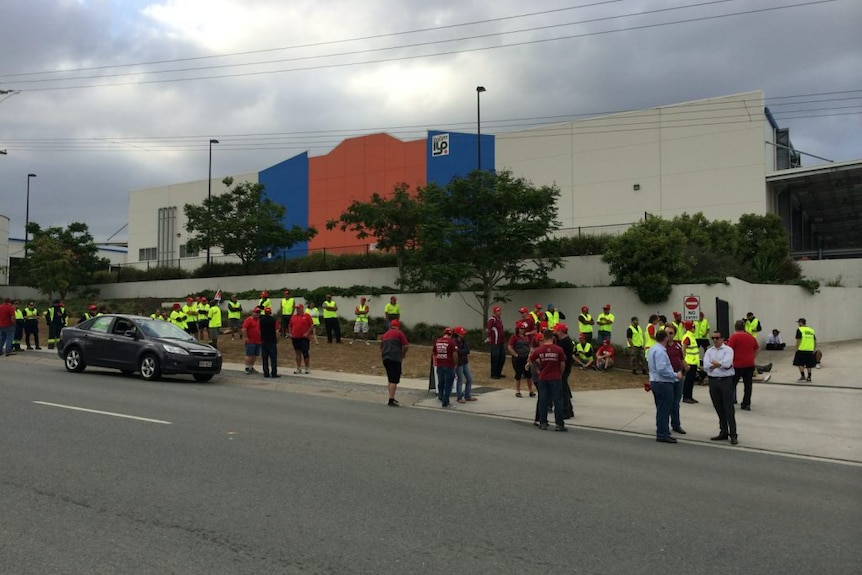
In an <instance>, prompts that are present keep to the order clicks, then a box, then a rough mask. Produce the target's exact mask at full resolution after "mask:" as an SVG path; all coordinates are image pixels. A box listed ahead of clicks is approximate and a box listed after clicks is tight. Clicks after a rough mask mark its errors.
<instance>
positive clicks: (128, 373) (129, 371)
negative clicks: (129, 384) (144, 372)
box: [120, 369, 135, 377]
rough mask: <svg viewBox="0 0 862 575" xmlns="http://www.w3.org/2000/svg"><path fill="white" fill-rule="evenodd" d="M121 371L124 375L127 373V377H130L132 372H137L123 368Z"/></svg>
mask: <svg viewBox="0 0 862 575" xmlns="http://www.w3.org/2000/svg"><path fill="white" fill-rule="evenodd" d="M120 373H122V374H123V375H125V376H126V377H129V376H130V375H132V374H133V373H135V372H134V371H132V370H131V369H121V370H120Z"/></svg>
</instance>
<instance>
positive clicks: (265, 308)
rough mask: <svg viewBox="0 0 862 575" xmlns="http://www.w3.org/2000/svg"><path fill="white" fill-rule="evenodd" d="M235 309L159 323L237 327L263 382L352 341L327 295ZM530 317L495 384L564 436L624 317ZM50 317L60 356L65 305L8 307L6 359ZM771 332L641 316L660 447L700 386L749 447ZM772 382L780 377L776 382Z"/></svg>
mask: <svg viewBox="0 0 862 575" xmlns="http://www.w3.org/2000/svg"><path fill="white" fill-rule="evenodd" d="M225 303H226V311H227V321H226V322H223V320H222V309H221V302H220V301H219V300H217V299H214V300H209V299H207V297H205V296H197V297H195V296H189V297H187V298H186V301H185V304H181V303H175V304H173V305H172V307H171V309H170V310H169V311H168V310H165V309H162V308H158V309H156V310H155V311H154V312H153V313H152V314H150V317H151V318H152V319H157V320H164V321H169V322H171V323H173V324H174V325H176V326H177V327H179V328H180V329H183V330H184V331H186V332H187V333H189V334H191V335H193V336H194V337H196V338H197V339H199V340H201V341H204V342H208V343H211V344H212V345H213V346H214V347H218V337H219V333H220V332H221V330H222V328H223V327H226V328H227V332H228V333H230V336H231V339H234V338H237V337H239V338H240V339H241V340H242V342H243V344H244V349H245V373H246V374H249V375H250V374H254V373H257V370H256V368H255V364H256V361H257V358H258V357H261V359H262V369H263V376H264V377H267V378H277V377H281V374H279V372H278V347H277V344H278V340H279V339H280V338H281V339H286V338H289V339H290V340H291V344H292V347H293V350H294V363H295V370H294V372H293V373H294V374H309V373H310V370H311V367H310V348H311V342H312V340H313V341H314V342H315V343H319V340H318V328H319V326H321V325H323V327H324V330H325V334H326V341H327V343H329V344H332V343H335V344H339V343H341V327H340V321H339V319H338V311H339V309H338V305H337V303H336V302H335V301H334V299H333V297H332V295H331V294H327V295H326V297H325V298H324V301H323V302H322V305H321V308H322V313H321V311H320V309H319V308H318V307H317V305H316V304H315V303H314V302H313V301H307V302H306V303H305V304H303V303H298V302H296V300H295V298H294V297H292V296H291V294H290V290H284V292H283V297H282V299H281V302H280V304H281V305H280V307H279V309H278V313H277V314H276V313H275V310H274V307H273V305H272V300H271V299H270V296H269V294H268V292H266V291H263V292H261V294H260V299H259V301H258V304H257V305H256V306H255V307H254V308H253V309H252V310H251V313H250V314H249V315H248V316H247V317H243V316H244V313H243V308H242V305H241V303H239V302H238V301H237V296H236V295H235V294H234V295H232V296H231V297H230V299H229V300H228V301H227V302H225ZM518 311H519V314H520V316H521V317H520V318H519V319H518V320H517V321H516V322H515V325H514V331H513V333H512V334H511V336H509V337H508V338H507V337H506V330H505V328H504V325H503V321H502V319H501V315H502V308H501V307H500V306H494V307H493V309H492V315H491V317H490V318H489V319H488V322H487V325H486V329H485V335H486V338H485V343H487V344H488V350H489V352H490V372H491V373H490V377H491V379H501V378H503V377H506V376H505V374H504V373H503V371H504V367H505V363H506V358H507V356H509V357H510V358H511V366H512V370H513V374H514V380H515V381H514V383H515V396H516V397H518V398H521V397H524V394H525V393H526V394H527V395H528V396H529V397H531V398H532V397H535V398H537V399H536V415H535V420H534V424H535V425H536V426H537V427H539V428H540V429H548V413H549V412H553V413H554V416H555V429H556V430H558V431H565V430H566V427H565V420H566V419H569V418H571V417H573V416H574V406H573V403H572V391H571V386H570V383H569V378H570V376H571V373H572V370H574V369H581V370H587V369H590V370H597V371H607V370H609V369H612V368H613V367H614V365H615V362H616V348H615V347H614V346H613V344H612V339H613V331H614V324H615V321H616V318H615V316H614V314H613V313H612V312H611V305H610V304H606V305H604V307H603V308H602V312H601V313H600V314H598V315H597V317H596V318H595V319H594V318H593V317H592V315H591V313H590V309H589V307H588V306H583V307H581V309H580V313H579V314H578V316H577V318H576V320H575V321H576V322H577V338H576V339H573V338H572V337H571V336H570V334H569V327H568V325H567V324H566V323H565V320H566V319H567V318H566V314H565V313H563V312H562V311H561V310H558V309H557V308H556V307H555V306H554V305H553V304H551V303H549V304H548V305H547V306H546V307H544V308H543V306H542V305H541V304H535V305H534V306H532V308H529V307H521V308H520V309H519V310H518ZM103 313H107V309H106V308H105V306H102V307H100V308H98V307H97V306H96V305H95V304H91V305H89V306H88V307H87V309H86V310H85V311H84V312H83V314H82V315H81V317H80V319H79V322H81V321H86V320H88V319H90V318H91V317H95V316H97V315H101V314H103ZM370 313H371V310H370V306H369V305H368V302H367V298H366V297H364V296H363V297H360V298H359V301H358V303H357V304H356V306H355V307H354V310H353V315H354V318H353V320H354V321H353V332H354V333H353V338H352V339H351V340H350V344H353V343H354V342H356V341H364V342H365V344H366V345H370V329H369V318H370ZM40 315H41V317H44V319H45V321H46V323H47V325H48V328H49V336H48V347H49V349H50V348H52V347H54V344H55V343H56V341H57V339H58V338H59V333H60V330H61V329H62V328H63V327H64V326H65V325H67V323H68V315H67V313H66V309H65V305H64V304H63V302H62V301H60V300H55V301H54V302H53V304H52V305H51V306H49V307H48V309H47V310H45V311H44V312H43V313H42V314H40V313H39V310H38V309H36V307H35V305H34V303H33V302H30V303H29V304H28V305H27V306H25V307H21V306H20V302H18V301H17V300H9V299H6V300H5V301H4V303H3V304H0V354H5V355H14V354H15V353H16V352H17V351H19V350H20V349H21V342H22V340H23V341H24V342H25V345H26V349H34V348H35V349H41V347H40V345H39V335H38V331H39V330H38V321H39V318H40ZM384 316H385V320H386V330H385V332H384V333H383V334H382V335H381V336H380V338H379V340H380V350H381V356H382V360H383V366H384V369H385V370H386V374H387V383H388V396H389V397H388V405H390V406H394V407H397V406H398V405H399V402H398V400H397V399H396V397H395V395H396V392H397V386H398V384H399V383H400V379H401V373H402V362H403V359H404V357H405V356H406V355H407V351H408V349H409V347H410V344H409V342H408V340H407V337H406V335H405V334H404V332H403V331H402V330H401V322H400V318H401V309H400V306H399V304H398V301H397V297H396V296H392V297H391V298H390V301H389V303H388V304H387V305H386V306H385V308H384ZM321 319H322V321H321ZM797 323H798V328H797V331H796V334H795V339H796V343H797V350H796V353H795V355H794V359H793V365H794V366H797V367H798V369H799V380H798V381H800V382H810V381H811V377H812V373H811V371H812V368H815V367H819V362H820V358H821V357H822V355H821V354H820V353H819V351H818V350H817V349H816V336H815V332H814V330H813V329H812V328H811V327H809V326H808V325H807V322H806V320H805V319H804V318H800V319H799V320H798V322H797ZM594 330H595V331H594ZM761 330H762V328H761V325H760V320H759V319H758V318H757V317H756V316H755V315H754V314H753V313H751V312H749V313H747V314H746V317H745V318H743V319H741V320H738V321H736V322H735V325H734V332H733V334H732V335H730V337H729V338H727V339H725V337H724V335H723V334H721V333H720V332H718V331H714V330H711V326H710V325H709V321H708V320H707V319H706V317H705V315H704V314H703V312H701V313H700V314H699V319H698V320H695V321H683V320H682V317H681V314H680V313H679V312H674V314H673V320H672V321H668V320H667V318H666V317H665V316H663V315H661V314H652V315H651V316H650V317H649V319H648V323H647V325H646V328H643V327H641V325H640V322H639V320H638V318H637V317H632V318H631V320H630V322H629V325H628V326H627V328H626V335H625V342H626V353H627V355H628V357H629V363H630V367H631V371H632V373H633V374H636V375H639V374H648V375H649V381H648V382H647V383H645V384H644V388H645V389H646V390H647V391H651V392H652V393H653V396H654V400H655V404H656V440H657V441H660V442H664V443H675V442H676V439H675V438H674V437H673V436H672V435H671V431H673V432H676V433H677V434H680V435H682V434H685V430H684V429H683V428H682V422H681V420H680V403H698V401H697V400H696V399H695V398H694V396H693V391H694V385H695V383H696V382H700V383H701V384H703V385H708V386H709V395H710V400H711V401H712V404H713V407H714V409H715V411H716V414H717V415H718V420H719V433H718V435H716V436H715V437H713V438H712V439H713V440H716V441H719V440H726V439H729V440H730V442H731V443H732V444H734V445H735V444H737V443H738V433H737V430H736V420H735V417H734V411H735V407H734V406H735V405H737V399H738V398H737V394H736V390H737V385H738V383H739V382H740V381H742V383H743V393H742V398H741V402H739V406H740V408H741V409H742V410H750V409H751V403H752V391H753V382H754V381H755V380H756V379H755V378H757V377H758V374H759V372H764V371H769V369H770V368H771V364H769V365H767V366H758V365H756V364H755V357H756V355H757V353H758V351H759V349H760V345H759V343H758V333H759V332H760V331H761ZM466 335H467V331H466V330H465V329H464V328H462V327H460V326H459V327H454V328H448V327H447V328H445V329H444V331H443V333H442V335H441V336H440V337H439V338H438V339H437V340H436V341H435V342H434V344H433V346H432V350H431V355H432V358H431V359H432V365H433V368H434V371H435V376H436V383H437V397H438V399H439V401H440V403H441V406H442V407H444V408H449V407H451V403H450V396H451V395H452V390H453V388H454V390H455V398H456V399H455V401H456V402H457V403H467V402H472V401H477V398H476V397H475V396H474V395H473V394H472V386H473V375H472V372H471V369H470V365H469V355H470V346H469V345H468V343H467V340H466V337H465V336H466ZM25 336H26V337H25ZM31 337H32V338H33V339H34V340H35V341H34V342H33V344H34V346H31ZM784 348H785V343H784V342H783V341H782V340H781V337H780V332H779V330H777V329H773V330H772V332H771V333H770V334H769V336H768V337H767V338H766V349H768V350H782V349H784ZM760 377H761V379H762V380H768V378H769V375H768V374H766V375H765V376H760ZM707 382H708V383H707ZM524 387H526V390H524Z"/></svg>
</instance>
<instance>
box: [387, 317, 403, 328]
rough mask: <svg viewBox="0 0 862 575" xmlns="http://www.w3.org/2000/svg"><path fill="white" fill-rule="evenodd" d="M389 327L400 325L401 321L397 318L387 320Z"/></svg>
mask: <svg viewBox="0 0 862 575" xmlns="http://www.w3.org/2000/svg"><path fill="white" fill-rule="evenodd" d="M389 327H401V322H400V321H398V320H397V319H393V320H392V321H390V322H389Z"/></svg>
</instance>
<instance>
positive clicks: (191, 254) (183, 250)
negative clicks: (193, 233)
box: [180, 244, 198, 258]
mask: <svg viewBox="0 0 862 575" xmlns="http://www.w3.org/2000/svg"><path fill="white" fill-rule="evenodd" d="M180 257H181V258H196V257H198V251H197V250H194V251H192V250H190V249H188V248H187V247H186V244H182V245H180Z"/></svg>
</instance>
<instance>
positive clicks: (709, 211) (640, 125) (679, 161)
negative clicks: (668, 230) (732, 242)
mask: <svg viewBox="0 0 862 575" xmlns="http://www.w3.org/2000/svg"><path fill="white" fill-rule="evenodd" d="M770 133H771V129H770V128H769V123H768V121H767V120H766V117H765V116H764V113H763V93H762V92H759V91H758V92H751V93H747V94H738V95H734V96H727V97H722V98H711V99H708V100H700V101H697V102H689V103H684V104H676V105H672V106H664V107H660V108H653V109H649V110H639V111H635V112H627V113H623V114H615V115H611V116H604V117H601V118H593V119H590V120H584V121H580V122H570V123H565V124H557V125H554V126H545V127H541V128H536V129H533V130H525V131H522V132H514V133H508V134H500V135H498V136H497V137H496V166H497V169H509V170H511V171H512V172H513V173H514V174H515V175H516V176H522V177H525V178H527V179H528V180H531V181H532V182H533V183H534V184H536V185H548V184H556V185H557V186H558V187H559V188H560V190H561V198H560V201H559V216H560V220H561V222H562V227H563V228H572V227H580V226H596V225H611V224H619V223H628V222H635V221H638V220H641V219H643V217H644V212H649V213H650V214H652V215H657V216H662V217H666V218H671V217H674V216H676V215H679V214H681V213H683V212H688V213H695V212H699V211H702V212H704V214H705V215H706V217H707V218H709V219H728V220H731V221H736V220H737V219H738V218H739V216H740V215H742V214H744V213H760V214H762V213H766V209H767V203H766V185H765V179H764V178H765V175H766V173H767V172H769V171H772V165H771V164H770V165H767V159H768V156H767V154H766V152H765V150H764V148H765V144H764V138H765V137H766V136H768V135H769V134H770ZM635 187H637V188H638V189H637V190H636V189H634V188H635Z"/></svg>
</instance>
